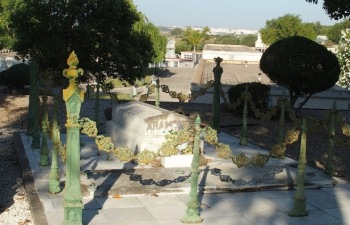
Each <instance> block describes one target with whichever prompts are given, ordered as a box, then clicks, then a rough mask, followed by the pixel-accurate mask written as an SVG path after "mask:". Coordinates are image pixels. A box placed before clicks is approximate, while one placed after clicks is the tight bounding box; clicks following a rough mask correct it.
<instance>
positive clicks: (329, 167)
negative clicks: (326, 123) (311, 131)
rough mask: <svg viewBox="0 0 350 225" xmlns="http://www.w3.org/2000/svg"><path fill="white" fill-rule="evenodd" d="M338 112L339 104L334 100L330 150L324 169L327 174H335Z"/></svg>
mask: <svg viewBox="0 0 350 225" xmlns="http://www.w3.org/2000/svg"><path fill="white" fill-rule="evenodd" d="M336 113H337V105H336V102H335V101H334V102H333V108H332V111H331V125H330V130H329V142H328V151H327V162H326V166H325V170H324V174H326V175H327V176H330V177H332V176H333V169H334V161H333V155H334V137H335V115H336Z"/></svg>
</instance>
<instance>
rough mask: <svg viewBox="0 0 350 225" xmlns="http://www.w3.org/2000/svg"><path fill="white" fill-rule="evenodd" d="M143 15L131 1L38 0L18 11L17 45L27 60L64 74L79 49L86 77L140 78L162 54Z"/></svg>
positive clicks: (14, 25)
mask: <svg viewBox="0 0 350 225" xmlns="http://www.w3.org/2000/svg"><path fill="white" fill-rule="evenodd" d="M143 19H144V18H143V16H142V15H141V14H140V13H139V12H138V11H137V9H136V7H135V6H134V5H133V3H132V1H131V0H87V1H84V3H82V2H80V1H66V0H56V1H53V0H51V1H40V0H32V1H24V2H23V3H22V4H21V6H20V7H19V9H17V10H16V11H15V12H14V13H13V15H12V16H11V24H10V25H11V27H12V28H13V29H14V31H15V34H16V36H17V41H16V43H15V45H14V49H15V50H16V51H17V52H18V53H19V55H20V56H21V57H22V58H30V59H34V60H36V61H37V62H38V63H39V64H40V68H41V70H46V69H51V70H53V71H57V74H59V76H61V70H62V68H65V67H66V65H65V61H66V58H67V56H68V55H69V53H70V52H71V51H73V50H75V52H76V53H77V55H78V57H79V60H80V64H79V66H80V67H82V68H84V69H85V71H86V73H84V76H93V77H95V78H96V79H97V80H101V81H103V80H104V78H105V77H107V76H116V75H119V76H121V78H122V79H126V80H134V79H136V78H139V77H141V76H142V75H143V71H144V69H145V68H146V67H147V66H148V64H149V63H150V62H152V61H153V60H155V59H157V55H156V54H157V53H159V54H162V53H161V52H160V51H157V50H156V49H155V48H154V47H153V44H154V42H155V41H156V40H157V38H154V39H152V37H151V36H152V35H150V33H154V32H156V30H155V29H153V28H152V26H151V25H150V23H148V22H147V21H142V20H143ZM141 21H142V22H141ZM137 22H140V23H142V25H137V24H136V23H137ZM141 27H142V29H141ZM147 29H153V30H152V31H146V30H147ZM157 44H158V43H157ZM164 54H165V53H164ZM160 58H161V57H160Z"/></svg>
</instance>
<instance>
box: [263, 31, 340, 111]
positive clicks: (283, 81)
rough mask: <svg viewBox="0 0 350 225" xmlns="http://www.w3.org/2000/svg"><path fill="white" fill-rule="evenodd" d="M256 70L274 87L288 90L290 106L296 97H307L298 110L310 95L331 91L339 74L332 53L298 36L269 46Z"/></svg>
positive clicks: (336, 62) (335, 58)
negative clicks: (272, 83) (265, 75)
mask: <svg viewBox="0 0 350 225" xmlns="http://www.w3.org/2000/svg"><path fill="white" fill-rule="evenodd" d="M260 68H261V70H262V71H263V72H264V73H265V74H267V76H268V77H269V78H270V79H271V80H272V81H273V82H275V83H276V84H277V85H280V86H284V87H286V88H287V89H289V95H290V102H291V105H292V106H294V105H295V102H296V101H297V99H298V98H299V96H300V95H303V94H305V95H307V97H306V98H305V101H303V102H302V103H301V104H300V105H299V107H298V108H301V107H302V106H303V105H304V104H305V103H306V102H307V101H308V100H309V99H310V97H311V96H312V95H313V94H316V93H318V92H322V91H324V90H326V89H328V88H331V87H332V86H333V85H334V84H335V83H336V82H337V81H338V78H339V73H340V67H339V63H338V59H337V57H336V56H335V55H334V54H333V53H332V52H330V51H328V50H327V48H326V47H324V46H322V45H319V44H317V43H316V42H314V41H311V40H309V39H307V38H305V37H300V36H293V37H288V38H284V39H282V40H279V41H277V42H275V43H274V44H272V45H271V46H270V47H269V48H267V49H266V51H265V52H264V54H263V55H262V57H261V60H260Z"/></svg>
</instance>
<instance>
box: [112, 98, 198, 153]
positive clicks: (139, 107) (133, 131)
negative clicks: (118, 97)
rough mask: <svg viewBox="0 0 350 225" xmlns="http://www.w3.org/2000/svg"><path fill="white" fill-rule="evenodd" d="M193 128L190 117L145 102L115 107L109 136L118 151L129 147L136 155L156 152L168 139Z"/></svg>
mask: <svg viewBox="0 0 350 225" xmlns="http://www.w3.org/2000/svg"><path fill="white" fill-rule="evenodd" d="M192 124H193V120H192V119H190V118H189V117H187V116H183V115H181V114H177V113H174V112H172V111H169V110H166V109H162V108H158V107H156V106H152V105H149V104H146V103H142V102H129V103H125V104H118V105H114V106H113V109H112V120H110V121H108V122H107V124H106V133H107V136H108V137H111V138H112V141H113V143H114V145H115V146H116V147H126V146H127V147H129V148H130V149H131V150H133V151H134V152H135V153H137V152H140V151H143V150H145V149H147V150H150V151H153V152H157V151H158V149H159V148H160V146H161V145H162V143H164V142H165V135H166V134H168V133H169V132H170V131H172V130H173V131H177V130H181V129H183V128H185V127H187V126H189V125H192Z"/></svg>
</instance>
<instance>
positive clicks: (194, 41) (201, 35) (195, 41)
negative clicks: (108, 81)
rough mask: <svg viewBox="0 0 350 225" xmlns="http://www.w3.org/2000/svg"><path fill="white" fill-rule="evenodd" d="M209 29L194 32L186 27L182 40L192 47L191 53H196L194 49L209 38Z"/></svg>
mask: <svg viewBox="0 0 350 225" xmlns="http://www.w3.org/2000/svg"><path fill="white" fill-rule="evenodd" d="M209 33H210V29H209V27H204V28H203V29H202V30H194V29H192V28H191V27H187V28H186V30H185V31H184V33H183V40H184V41H185V42H187V43H188V44H189V45H191V46H192V49H193V51H194V52H195V51H196V47H197V46H198V45H199V44H200V43H202V42H203V41H204V40H206V39H208V38H209V35H208V34H209Z"/></svg>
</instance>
